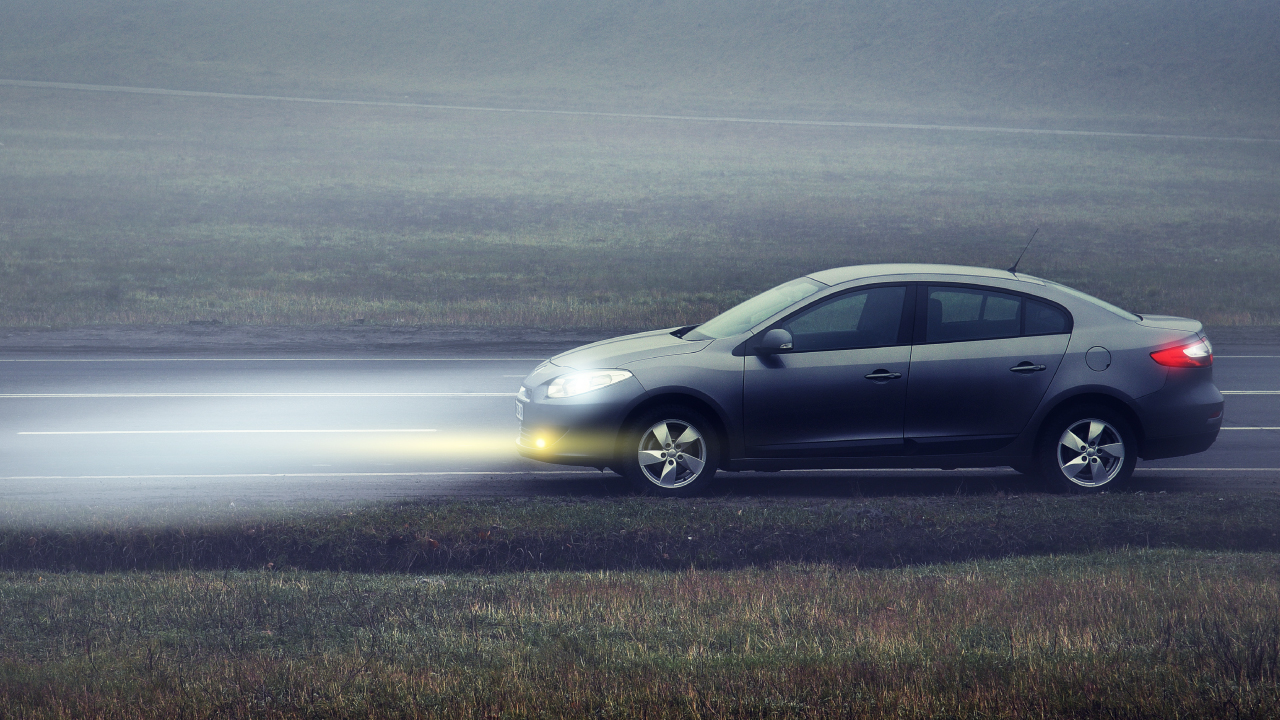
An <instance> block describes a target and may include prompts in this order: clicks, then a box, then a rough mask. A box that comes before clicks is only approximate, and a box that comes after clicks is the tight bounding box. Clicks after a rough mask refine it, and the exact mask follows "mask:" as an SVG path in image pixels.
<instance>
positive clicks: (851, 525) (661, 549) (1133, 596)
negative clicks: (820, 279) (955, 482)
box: [0, 493, 1280, 718]
mask: <svg viewBox="0 0 1280 720" xmlns="http://www.w3.org/2000/svg"><path fill="white" fill-rule="evenodd" d="M1277 516H1280V495H1276V494H1275V493H1270V494H1266V493H1263V494H1259V493H1239V494H1226V495H1220V496H1219V495H1212V496H1210V495H1203V494H1159V493H1158V494H1144V493H1130V494H1121V495H1102V496H1096V497H1064V496H1047V495H1041V494H1026V495H1006V494H1003V493H1000V494H996V495H986V496H956V497H911V496H901V495H898V496H886V497H875V498H861V497H850V498H840V499H830V500H814V499H812V498H794V499H789V498H760V497H732V496H726V497H716V498H702V499H698V500H696V501H685V502H672V501H662V500H653V499H646V498H633V497H619V498H606V499H598V500H586V501H576V500H570V501H565V500H556V499H544V500H519V501H516V500H510V501H494V500H476V501H468V502H440V503H421V502H417V503H374V504H364V505H333V504H326V503H313V504H304V505H300V506H297V507H294V508H292V509H287V510H281V509H280V508H270V507H259V508H252V507H250V508H237V507H234V506H227V505H225V504H217V505H213V504H198V505H183V506H177V505H174V506H164V505H159V506H151V507H148V508H145V509H137V510H130V511H122V510H120V509H110V508H96V509H95V508H82V509H79V510H65V511H62V512H59V513H56V514H54V515H50V514H49V513H48V511H47V510H41V511H36V510H33V509H31V508H26V507H25V506H22V505H18V504H15V503H7V504H5V505H3V506H0V568H3V569H0V607H3V608H4V612H3V613H0V716H4V717H21V718H80V717H100V718H153V717H154V718H161V717H165V718H167V717H178V716H182V717H195V718H199V717H236V718H249V717H268V718H270V717H278V718H290V717H355V716H359V717H617V718H624V717H689V718H694V717H741V718H755V717H778V718H791V717H796V718H804V717H808V718H822V717H849V716H857V717H868V718H878V717H885V718H889V717H894V718H899V717H920V718H925V717H954V718H970V717H972V718H979V717H981V718H1027V717H1032V718H1081V717H1083V718H1114V717H1126V718H1167V717H1181V718H1219V717H1240V718H1267V717H1272V716H1273V714H1274V708H1275V706H1276V703H1277V702H1280V538H1278V537H1277V534H1276V527H1275V518H1276V517H1277ZM85 571H89V572H85Z"/></svg>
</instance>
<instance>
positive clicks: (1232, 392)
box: [1220, 390, 1280, 395]
mask: <svg viewBox="0 0 1280 720" xmlns="http://www.w3.org/2000/svg"><path fill="white" fill-rule="evenodd" d="M1220 392H1222V394H1223V395H1280V390H1222V391H1220Z"/></svg>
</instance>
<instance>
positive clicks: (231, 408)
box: [0, 345, 1280, 506]
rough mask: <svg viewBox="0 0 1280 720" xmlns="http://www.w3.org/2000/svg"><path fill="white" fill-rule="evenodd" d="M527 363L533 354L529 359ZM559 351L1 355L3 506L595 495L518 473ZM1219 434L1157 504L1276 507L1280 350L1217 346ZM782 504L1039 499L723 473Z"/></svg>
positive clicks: (1005, 480) (1172, 469) (979, 474)
mask: <svg viewBox="0 0 1280 720" xmlns="http://www.w3.org/2000/svg"><path fill="white" fill-rule="evenodd" d="M528 347H533V349H534V350H535V351H536V352H535V353H528V352H521V351H522V349H526V348H528ZM548 354H550V353H549V352H547V351H546V347H545V346H523V347H522V346H520V345H512V346H507V347H496V348H495V347H487V348H484V350H483V352H477V353H471V354H469V355H465V356H456V357H455V356H440V357H431V356H430V355H429V354H416V355H413V356H410V355H406V354H405V353H404V350H403V349H399V350H395V351H393V352H386V353H382V354H370V353H361V354H351V353H345V356H341V355H339V354H330V355H328V356H326V355H323V354H306V355H304V354H299V353H297V352H296V351H295V352H293V353H287V354H276V355H274V356H271V357H234V356H231V355H227V354H225V353H221V354H220V355H219V356H217V357H210V356H193V355H182V354H176V353H148V354H145V355H134V356H128V355H126V354H119V353H115V354H111V355H109V356H104V354H102V353H76V352H69V351H60V352H48V353H37V354H34V355H33V354H31V353H4V352H3V351H0V487H3V491H2V495H3V498H2V499H3V500H4V501H9V502H19V503H23V504H35V505H49V506H68V505H99V504H111V505H116V504H124V505H128V504H152V503H167V502H181V501H192V500H206V499H207V500H213V501H231V502H235V501H237V500H240V501H249V502H277V501H296V500H312V499H332V500H374V499H387V498H415V497H441V496H444V497H449V496H531V495H567V496H593V495H601V494H607V493H610V492H615V491H616V485H614V486H611V485H610V484H609V483H608V482H605V480H606V479H607V478H610V477H612V475H609V474H601V473H599V472H596V471H594V470H585V471H584V470H582V469H578V468H561V467H556V466H548V465H543V464H539V463H535V462H532V461H528V460H525V459H523V458H520V457H519V456H518V455H517V454H516V453H515V451H514V447H513V444H512V443H513V439H514V437H515V434H516V432H517V427H518V425H517V422H516V419H515V416H514V407H513V406H514V401H513V395H514V391H515V390H516V388H517V387H518V386H519V382H520V379H521V378H523V377H524V376H525V374H526V373H528V372H529V371H530V370H531V369H532V368H533V367H534V366H535V365H536V364H537V363H538V362H540V361H541V360H542V359H543V358H544V357H546V356H547V355H548ZM1214 367H1215V378H1216V381H1217V384H1218V387H1219V388H1220V389H1222V390H1223V391H1224V393H1227V396H1228V400H1227V411H1226V426H1225V428H1224V431H1223V433H1222V434H1221V435H1220V436H1219V440H1218V442H1217V444H1216V445H1214V447H1213V448H1212V449H1210V450H1209V451H1208V452H1205V453H1202V454H1199V455H1194V456H1190V457H1184V458H1175V459H1171V460H1165V461H1159V462H1152V463H1140V464H1139V468H1138V471H1137V473H1136V482H1135V485H1134V487H1136V488H1139V489H1143V490H1149V491H1160V490H1167V491H1187V490H1205V489H1210V490H1241V489H1244V490H1258V491H1276V490H1280V347H1278V346H1275V345H1270V346H1243V345H1242V346H1221V345H1220V346H1219V347H1217V361H1216V364H1215V366H1214ZM725 477H726V478H727V479H726V481H725V482H723V483H722V484H721V485H722V487H721V491H722V492H733V493H750V494H778V495H796V494H800V495H816V496H823V495H847V494H849V493H851V492H854V493H862V494H890V493H893V494H896V493H924V494H936V493H951V492H979V493H980V492H993V491H1010V492H1016V491H1021V490H1031V489H1034V487H1033V486H1029V485H1028V483H1027V481H1026V480H1025V479H1023V478H1022V477H1021V476H1018V475H1016V474H1014V473H1013V472H1012V471H1008V470H1005V469H990V470H963V471H956V472H940V471H925V472H914V471H913V472H894V471H839V472H834V471H829V472H809V473H773V474H768V473H740V474H728V475H726V476H725Z"/></svg>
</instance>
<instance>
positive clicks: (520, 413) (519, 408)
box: [516, 400, 524, 420]
mask: <svg viewBox="0 0 1280 720" xmlns="http://www.w3.org/2000/svg"><path fill="white" fill-rule="evenodd" d="M516 419H517V420H524V405H523V404H522V403H521V402H520V401H519V400H517V401H516Z"/></svg>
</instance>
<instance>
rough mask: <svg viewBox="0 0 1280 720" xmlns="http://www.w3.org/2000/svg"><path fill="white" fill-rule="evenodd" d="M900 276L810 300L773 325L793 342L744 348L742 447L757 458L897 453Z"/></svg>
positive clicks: (902, 353) (902, 348) (902, 362)
mask: <svg viewBox="0 0 1280 720" xmlns="http://www.w3.org/2000/svg"><path fill="white" fill-rule="evenodd" d="M906 295H907V287H906V286H904V285H893V286H880V287H875V288H870V289H865V290H859V291H854V292H850V293H845V294H842V295H838V296H835V297H832V298H826V299H823V300H821V301H818V302H817V303H815V304H814V305H813V306H811V307H808V308H805V309H804V310H802V311H801V312H800V313H798V314H796V315H794V316H792V317H791V318H788V319H787V320H786V321H784V322H783V323H782V324H780V325H779V326H778V327H782V328H784V329H786V330H787V331H788V332H790V333H791V336H792V350H791V351H790V352H785V353H780V354H777V355H766V356H759V357H757V356H748V357H747V359H746V372H745V376H744V379H743V390H744V398H743V400H744V402H743V412H744V415H745V417H744V421H745V422H744V426H745V431H746V443H747V446H748V452H749V453H750V454H752V455H754V456H757V457H786V456H789V455H805V456H813V455H826V456H834V457H843V456H859V455H881V454H896V453H899V452H901V449H902V427H903V411H904V404H905V400H906V391H907V375H908V372H909V370H910V362H911V347H910V344H909V343H908V342H906V340H907V338H908V337H909V331H910V328H909V318H908V319H907V322H906V323H904V322H903V319H904V318H903V310H904V306H905V305H906V304H907V303H906V302H905V301H906Z"/></svg>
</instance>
